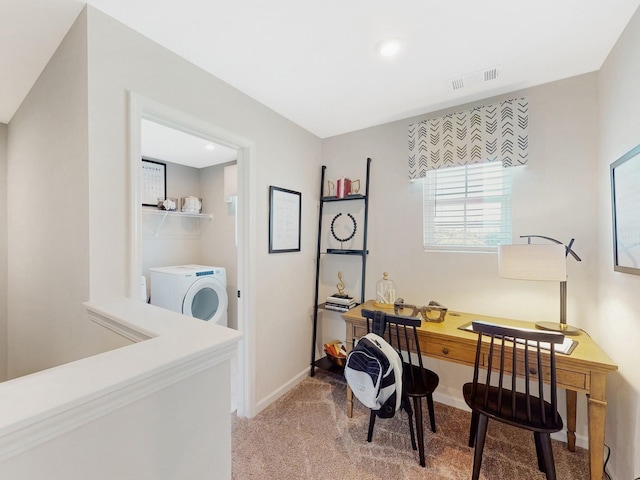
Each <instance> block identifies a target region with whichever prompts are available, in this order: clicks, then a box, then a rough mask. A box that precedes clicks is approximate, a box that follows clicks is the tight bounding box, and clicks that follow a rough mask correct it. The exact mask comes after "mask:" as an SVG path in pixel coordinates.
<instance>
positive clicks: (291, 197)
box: [269, 185, 302, 253]
mask: <svg viewBox="0 0 640 480" xmlns="http://www.w3.org/2000/svg"><path fill="white" fill-rule="evenodd" d="M301 220H302V193H300V192H295V191H293V190H287V189H286V188H280V187H274V186H273V185H271V186H270V187H269V253H285V252H299V251H300V222H301Z"/></svg>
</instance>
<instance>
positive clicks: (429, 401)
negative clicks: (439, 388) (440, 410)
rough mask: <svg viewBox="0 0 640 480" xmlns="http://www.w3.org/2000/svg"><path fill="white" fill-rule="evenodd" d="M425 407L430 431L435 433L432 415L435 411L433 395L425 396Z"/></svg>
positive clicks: (434, 416) (434, 421) (433, 416)
mask: <svg viewBox="0 0 640 480" xmlns="http://www.w3.org/2000/svg"><path fill="white" fill-rule="evenodd" d="M427 407H429V422H431V431H432V432H433V433H436V414H435V413H434V411H435V409H434V408H433V395H432V394H428V395H427Z"/></svg>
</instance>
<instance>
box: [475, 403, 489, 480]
mask: <svg viewBox="0 0 640 480" xmlns="http://www.w3.org/2000/svg"><path fill="white" fill-rule="evenodd" d="M477 418H478V422H477V426H476V428H477V430H476V440H475V444H476V449H475V451H474V453H473V475H472V476H471V479H472V480H478V479H479V478H480V467H481V466H482V452H483V451H484V441H485V438H486V437H487V424H488V423H489V418H488V417H487V416H486V415H478V417H477Z"/></svg>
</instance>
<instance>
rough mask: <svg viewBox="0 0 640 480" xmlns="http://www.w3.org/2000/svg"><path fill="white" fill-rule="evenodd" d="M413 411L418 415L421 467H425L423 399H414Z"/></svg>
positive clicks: (417, 433) (417, 430)
mask: <svg viewBox="0 0 640 480" xmlns="http://www.w3.org/2000/svg"><path fill="white" fill-rule="evenodd" d="M413 411H414V412H415V414H416V435H417V437H418V453H419V455H420V466H421V467H424V466H425V460H424V424H423V419H422V397H413Z"/></svg>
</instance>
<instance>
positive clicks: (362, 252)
mask: <svg viewBox="0 0 640 480" xmlns="http://www.w3.org/2000/svg"><path fill="white" fill-rule="evenodd" d="M326 169H327V167H326V165H323V166H322V172H321V175H320V195H319V198H320V210H319V212H318V247H317V250H316V251H317V254H316V283H315V298H314V302H313V305H314V308H313V339H312V342H311V372H310V375H311V376H312V377H313V376H314V374H315V369H316V367H318V368H322V369H323V370H329V371H331V372H338V373H339V372H342V371H343V369H342V368H341V367H338V366H336V365H334V364H333V363H331V361H330V360H329V359H328V358H327V357H322V358H320V359H318V360H316V341H317V339H318V310H320V309H321V307H320V304H319V303H318V300H319V298H318V297H319V291H320V268H321V265H320V258H321V256H322V255H323V254H329V255H355V256H359V257H361V258H362V281H361V283H360V286H361V288H360V302H364V287H365V278H366V273H367V254H368V253H369V250H367V224H368V221H369V176H370V173H371V159H370V158H367V173H366V179H365V193H364V195H362V194H354V195H348V196H346V197H343V198H337V197H335V196H323V189H324V178H325V171H326ZM354 200H360V201H363V202H364V222H363V223H364V225H363V239H362V249H359V250H343V249H337V248H328V249H327V250H326V252H323V251H321V243H322V218H323V217H322V214H323V206H324V204H325V203H329V202H348V201H354Z"/></svg>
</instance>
